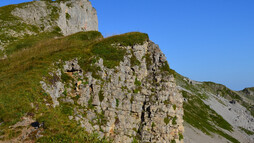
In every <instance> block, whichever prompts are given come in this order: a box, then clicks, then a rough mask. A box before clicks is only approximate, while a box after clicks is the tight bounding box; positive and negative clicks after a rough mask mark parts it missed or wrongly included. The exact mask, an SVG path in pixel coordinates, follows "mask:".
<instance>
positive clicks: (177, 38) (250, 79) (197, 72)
mask: <svg viewBox="0 0 254 143" xmlns="http://www.w3.org/2000/svg"><path fill="white" fill-rule="evenodd" d="M24 1H28V0H1V1H0V6H3V5H6V4H10V3H20V2H24ZM91 2H92V4H93V6H94V7H95V8H96V10H97V13H98V18H99V31H100V32H102V34H103V35H104V36H110V35H114V34H121V33H125V32H130V31H140V32H145V33H148V34H149V36H150V39H151V40H152V41H154V42H155V43H157V44H158V45H159V46H160V48H161V50H162V51H163V52H164V53H165V54H166V57H167V59H168V61H169V64H170V67H171V68H172V69H175V70H176V71H177V72H179V73H180V74H182V75H184V76H187V77H189V78H191V79H193V80H198V81H213V82H217V83H221V84H224V85H226V86H228V87H230V88H232V89H234V90H240V89H243V88H245V87H252V86H254V0H156V1H155V0H153V1H152V0H91Z"/></svg>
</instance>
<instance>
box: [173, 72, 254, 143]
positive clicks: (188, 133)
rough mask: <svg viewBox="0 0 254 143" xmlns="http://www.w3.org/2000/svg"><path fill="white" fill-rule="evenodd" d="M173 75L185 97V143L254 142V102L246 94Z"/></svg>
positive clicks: (222, 86)
mask: <svg viewBox="0 0 254 143" xmlns="http://www.w3.org/2000/svg"><path fill="white" fill-rule="evenodd" d="M171 73H173V74H174V76H175V78H176V84H177V86H178V89H179V90H181V91H182V94H183V97H184V104H183V108H184V117H183V119H184V121H185V123H184V127H185V133H184V136H185V142H187V143H192V142H196V143H201V142H204V141H206V142H211V143H212V142H227V141H231V142H233V143H237V142H242V143H252V142H253V141H254V118H253V101H252V102H251V101H250V100H246V95H243V94H241V93H242V92H243V91H241V92H237V91H233V90H230V89H229V88H227V87H226V86H224V85H221V84H216V83H213V82H197V81H193V80H191V79H189V78H186V77H184V76H182V75H180V74H178V73H177V72H175V71H174V70H171ZM246 90H247V89H245V90H244V91H246ZM221 137H223V138H221ZM225 139H226V140H225Z"/></svg>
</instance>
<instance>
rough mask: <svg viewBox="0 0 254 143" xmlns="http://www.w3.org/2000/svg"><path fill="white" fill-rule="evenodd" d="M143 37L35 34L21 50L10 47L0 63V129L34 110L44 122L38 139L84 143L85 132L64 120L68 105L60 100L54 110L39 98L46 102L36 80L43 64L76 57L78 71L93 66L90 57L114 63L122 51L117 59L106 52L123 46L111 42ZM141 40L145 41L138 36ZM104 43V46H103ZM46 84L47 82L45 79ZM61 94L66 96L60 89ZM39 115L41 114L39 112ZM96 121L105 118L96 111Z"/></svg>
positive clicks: (69, 111)
mask: <svg viewBox="0 0 254 143" xmlns="http://www.w3.org/2000/svg"><path fill="white" fill-rule="evenodd" d="M144 35H146V34H142V33H128V34H123V35H118V36H113V37H109V38H106V39H103V37H102V35H101V34H100V33H99V32H96V31H90V32H80V33H76V34H73V35H70V36H67V37H60V38H58V39H53V38H52V39H47V38H45V39H43V38H42V40H41V41H40V40H39V38H38V37H35V39H37V38H38V41H36V42H35V43H32V44H30V45H29V44H28V45H29V46H25V48H22V50H16V49H15V48H14V50H12V52H10V55H9V57H8V59H5V60H1V62H0V121H1V122H4V123H3V124H2V125H1V126H0V130H8V127H9V126H10V125H13V124H15V123H16V122H18V121H20V119H21V117H23V116H25V115H26V114H27V113H28V112H29V113H34V114H35V117H36V120H38V121H44V122H45V125H46V129H45V134H44V137H43V138H42V139H40V140H39V141H38V142H50V141H55V140H58V139H62V142H83V141H85V142H86V138H88V139H87V140H88V141H87V142H89V140H90V139H89V137H90V136H89V135H88V134H87V133H86V132H84V130H83V129H80V128H78V125H77V124H76V122H74V121H70V120H69V119H68V116H69V115H72V114H73V112H72V111H73V109H72V106H71V105H69V104H62V103H61V104H60V105H61V106H58V107H57V108H51V107H48V106H46V103H45V101H44V99H46V101H47V102H50V103H51V102H52V99H51V97H50V96H49V95H48V94H45V92H44V90H43V89H42V88H41V85H40V81H42V80H43V77H48V76H49V75H48V73H49V72H50V69H49V68H50V67H51V66H52V63H54V62H56V61H59V59H61V60H62V61H67V60H72V59H74V58H78V59H79V65H80V66H81V68H82V69H83V71H84V73H87V72H96V71H97V70H99V69H96V67H95V65H94V64H93V63H95V62H96V61H97V58H95V57H96V56H98V57H102V58H103V59H104V64H105V62H106V65H107V62H113V63H114V62H115V63H114V64H113V65H114V66H116V65H117V64H118V63H119V62H120V61H121V60H123V59H122V56H124V54H125V52H122V55H121V56H119V57H118V58H119V59H118V58H113V59H112V58H111V57H109V56H107V55H106V53H107V54H111V52H112V51H113V52H112V53H113V55H114V54H118V55H119V53H118V52H119V51H124V49H121V48H118V47H115V46H112V45H111V44H114V43H120V44H122V45H125V46H126V45H129V44H139V43H141V42H140V39H139V38H138V37H143V36H144ZM38 36H40V35H38ZM132 36H133V37H135V38H137V39H134V38H133V37H132ZM46 37H47V36H46ZM125 38H127V39H125ZM121 40H123V41H121ZM143 40H147V39H145V38H144V39H143ZM24 41H25V42H23V43H29V42H30V41H26V39H24ZM101 43H103V44H101ZM104 45H107V46H108V47H110V48H109V49H105V48H104V47H103V46H104ZM109 45H111V46H109ZM13 47H15V46H13ZM102 49H104V50H105V51H103V50H102ZM120 53H121V52H120ZM111 65H112V64H111ZM109 67H113V66H109ZM97 68H98V67H97ZM92 69H94V70H96V71H93V70H92ZM95 74H96V73H95ZM46 79H47V78H46ZM56 79H57V80H62V81H63V82H67V83H69V82H73V79H72V78H71V77H69V76H68V75H66V74H64V73H63V74H62V76H61V77H56ZM46 82H48V83H51V82H50V80H49V81H46ZM65 94H66V95H65V96H67V93H66V92H65ZM92 100H93V97H91V100H89V102H90V104H89V105H90V106H89V107H87V108H88V109H89V110H90V109H93V107H92V105H91V103H92ZM100 100H103V99H102V97H100ZM30 103H33V104H34V105H36V107H37V110H35V109H33V108H32V107H31V105H30ZM40 113H43V114H42V115H41V114H40ZM97 121H98V122H97V123H98V124H100V125H103V124H105V122H106V121H105V119H104V117H103V114H102V113H98V120H97ZM94 140H97V138H96V139H95V138H94ZM95 142H96V141H95ZM97 142H99V140H97Z"/></svg>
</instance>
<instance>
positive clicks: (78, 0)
mask: <svg viewBox="0 0 254 143" xmlns="http://www.w3.org/2000/svg"><path fill="white" fill-rule="evenodd" d="M12 14H13V15H14V16H17V17H20V18H21V19H22V20H24V22H26V23H27V24H30V25H35V26H39V27H40V28H42V29H43V31H46V30H52V28H54V27H55V26H58V27H59V28H60V29H61V31H62V32H63V34H64V35H70V34H73V33H77V32H80V31H91V30H95V31H98V18H97V13H96V10H95V9H94V8H93V7H92V5H91V2H89V1H88V0H69V1H66V2H45V1H35V2H33V3H31V4H28V5H25V6H23V7H21V8H16V9H15V10H14V11H12Z"/></svg>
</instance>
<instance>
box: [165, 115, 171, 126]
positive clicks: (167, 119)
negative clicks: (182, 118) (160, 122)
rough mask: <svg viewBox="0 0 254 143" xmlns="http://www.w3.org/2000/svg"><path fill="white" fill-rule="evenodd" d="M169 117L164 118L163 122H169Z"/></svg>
mask: <svg viewBox="0 0 254 143" xmlns="http://www.w3.org/2000/svg"><path fill="white" fill-rule="evenodd" d="M169 121H170V119H169V118H168V117H165V118H164V123H165V124H166V125H167V124H168V123H169Z"/></svg>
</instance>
